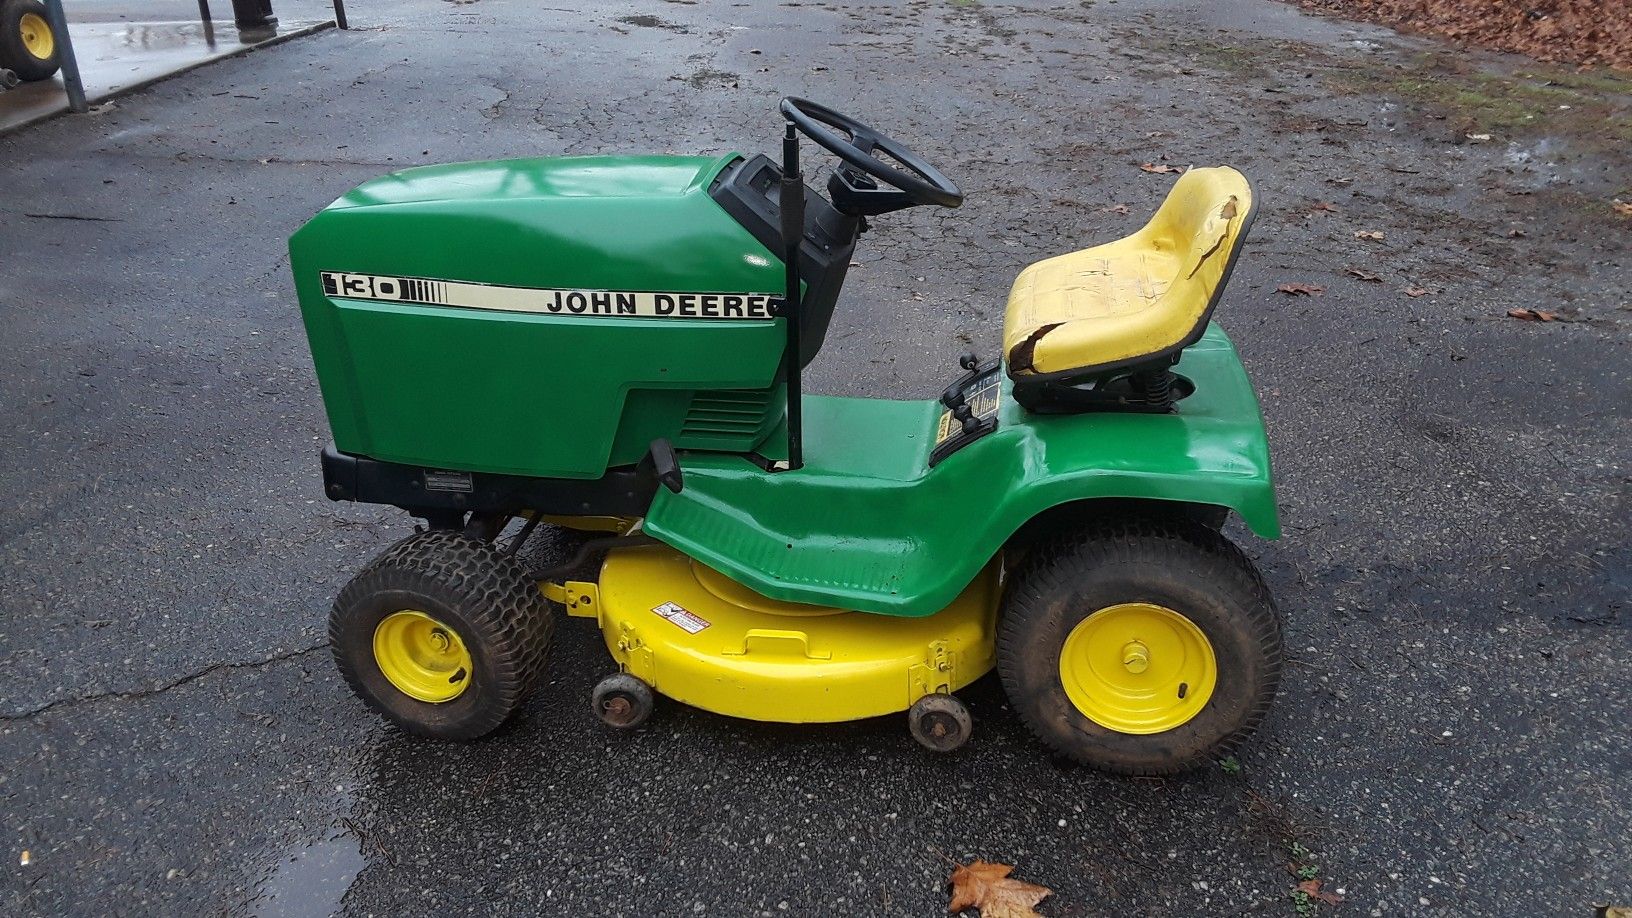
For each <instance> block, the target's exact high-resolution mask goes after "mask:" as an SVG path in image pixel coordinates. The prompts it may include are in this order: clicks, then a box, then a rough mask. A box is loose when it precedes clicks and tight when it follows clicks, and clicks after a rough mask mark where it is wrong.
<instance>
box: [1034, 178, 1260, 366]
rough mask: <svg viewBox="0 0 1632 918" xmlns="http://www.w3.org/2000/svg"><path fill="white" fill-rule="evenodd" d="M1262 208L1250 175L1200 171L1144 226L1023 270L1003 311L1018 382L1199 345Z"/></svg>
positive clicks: (1154, 357)
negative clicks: (1255, 201)
mask: <svg viewBox="0 0 1632 918" xmlns="http://www.w3.org/2000/svg"><path fill="white" fill-rule="evenodd" d="M1252 208H1253V202H1252V186H1251V185H1249V184H1247V180H1246V177H1245V176H1243V175H1242V174H1241V173H1239V172H1237V171H1235V170H1234V169H1231V168H1229V167H1227V166H1217V167H1212V168H1205V169H1191V170H1190V171H1188V172H1186V173H1185V174H1184V175H1182V176H1180V177H1179V180H1178V182H1177V183H1176V184H1175V185H1174V186H1173V190H1172V191H1170V192H1168V195H1167V200H1165V201H1163V202H1162V206H1161V207H1160V208H1159V209H1158V210H1157V211H1156V214H1155V216H1153V217H1151V219H1150V222H1149V223H1146V224H1145V225H1144V227H1143V228H1142V229H1140V230H1139V231H1138V232H1136V233H1134V234H1133V235H1131V236H1127V237H1124V238H1122V239H1118V240H1116V241H1115V242H1111V243H1107V244H1105V245H1100V246H1095V247H1093V248H1091V249H1083V250H1082V251H1080V252H1072V253H1070V254H1069V255H1060V256H1057V257H1055V258H1049V259H1045V260H1043V261H1039V262H1037V263H1035V264H1033V265H1031V266H1029V267H1027V268H1026V269H1025V270H1024V271H1021V272H1020V276H1019V277H1018V278H1016V279H1015V281H1014V287H1013V288H1012V289H1011V290H1010V292H1009V306H1008V311H1007V313H1006V314H1005V316H1004V319H1003V356H1004V362H1005V364H1006V365H1007V366H1008V372H1009V376H1010V377H1011V378H1013V379H1014V380H1015V381H1016V383H1017V384H1020V383H1024V382H1027V381H1032V382H1043V381H1061V382H1064V381H1068V380H1073V379H1087V378H1089V377H1094V376H1100V375H1104V374H1107V373H1110V372H1111V371H1114V370H1118V369H1122V368H1125V367H1130V366H1135V365H1139V364H1145V363H1150V362H1153V361H1157V360H1160V359H1162V358H1164V357H1173V356H1176V355H1177V354H1178V353H1179V352H1180V351H1182V350H1183V349H1184V348H1186V347H1188V346H1189V345H1191V344H1193V343H1195V341H1196V339H1197V338H1200V337H1201V334H1202V332H1203V331H1205V330H1206V327H1207V320H1208V318H1209V317H1210V316H1211V315H1212V312H1213V306H1214V305H1215V304H1216V303H1217V301H1218V297H1219V294H1220V293H1221V292H1222V291H1223V289H1224V284H1225V281H1227V280H1228V279H1229V275H1230V268H1231V267H1232V266H1233V265H1234V263H1235V254H1236V251H1237V250H1238V249H1239V248H1240V246H1241V242H1242V240H1244V239H1245V238H1246V235H1247V226H1248V224H1249V223H1250V222H1251V220H1252Z"/></svg>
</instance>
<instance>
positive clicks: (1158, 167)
mask: <svg viewBox="0 0 1632 918" xmlns="http://www.w3.org/2000/svg"><path fill="white" fill-rule="evenodd" d="M1139 168H1140V169H1143V170H1144V171H1146V172H1155V173H1158V174H1161V175H1166V174H1167V173H1169V172H1183V171H1184V167H1183V166H1169V165H1168V164H1167V163H1140V164H1139Z"/></svg>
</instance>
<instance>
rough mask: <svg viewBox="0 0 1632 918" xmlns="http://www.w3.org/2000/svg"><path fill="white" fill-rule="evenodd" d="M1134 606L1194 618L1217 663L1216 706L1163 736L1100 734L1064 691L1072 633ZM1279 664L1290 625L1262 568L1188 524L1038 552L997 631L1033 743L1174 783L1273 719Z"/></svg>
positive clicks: (1066, 541)
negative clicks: (1099, 614)
mask: <svg viewBox="0 0 1632 918" xmlns="http://www.w3.org/2000/svg"><path fill="white" fill-rule="evenodd" d="M1129 602H1147V603H1152V604H1155V605H1160V606H1165V607H1167V608H1168V609H1171V610H1173V611H1175V612H1178V613H1180V614H1181V615H1183V616H1184V617H1186V618H1188V619H1190V620H1191V622H1192V623H1194V624H1195V625H1196V626H1197V627H1198V628H1200V629H1201V631H1202V633H1203V634H1205V635H1206V637H1207V640H1208V642H1209V643H1211V644H1212V647H1213V653H1214V656H1215V658H1216V659H1217V663H1218V682H1217V685H1216V687H1215V688H1214V690H1213V695H1212V698H1211V699H1210V700H1209V701H1208V703H1207V705H1206V706H1205V707H1203V708H1202V709H1201V710H1200V711H1199V712H1198V713H1197V714H1196V715H1195V716H1194V717H1193V718H1191V719H1190V720H1189V721H1187V722H1186V723H1184V724H1181V725H1180V726H1178V727H1175V728H1173V729H1171V730H1167V731H1165V732H1162V733H1156V734H1146V735H1136V734H1129V733H1121V732H1118V731H1115V730H1111V729H1109V728H1107V727H1104V726H1101V725H1100V724H1097V723H1095V722H1093V721H1092V720H1090V719H1088V718H1087V717H1086V716H1084V715H1083V714H1082V713H1081V712H1080V711H1079V710H1078V709H1077V707H1076V705H1074V704H1073V703H1072V702H1071V700H1070V698H1069V697H1068V696H1067V695H1066V693H1065V687H1064V686H1063V685H1062V683H1061V679H1060V652H1061V649H1062V648H1063V646H1064V644H1065V640H1066V637H1067V636H1068V635H1069V634H1070V633H1071V630H1072V629H1073V628H1075V627H1076V626H1077V624H1078V623H1080V622H1081V621H1082V620H1083V619H1085V618H1087V617H1088V615H1090V614H1091V613H1093V612H1095V611H1098V610H1099V609H1102V608H1105V607H1107V606H1112V605H1116V604H1119V603H1129ZM1281 660H1282V648H1281V625H1280V616H1279V614H1278V612H1277V611H1276V609H1275V602H1274V599H1273V598H1272V597H1271V596H1270V593H1269V589H1268V587H1266V586H1265V584H1264V581H1263V578H1262V577H1261V576H1260V575H1259V574H1258V571H1257V569H1256V568H1255V567H1253V565H1252V562H1251V561H1250V560H1249V559H1248V558H1247V557H1246V556H1245V555H1244V554H1242V553H1241V550H1240V549H1239V548H1237V547H1235V545H1234V544H1232V543H1231V542H1230V541H1229V540H1228V539H1226V538H1224V537H1223V536H1221V535H1219V534H1218V533H1217V532H1216V531H1214V530H1212V529H1211V528H1209V527H1207V526H1205V525H1202V524H1199V523H1195V522H1191V521H1184V520H1128V521H1121V522H1113V523H1107V524H1105V525H1103V526H1099V527H1095V528H1093V529H1089V530H1084V531H1079V532H1076V533H1069V534H1064V535H1061V536H1058V537H1055V538H1054V539H1051V540H1049V541H1047V542H1045V543H1043V544H1041V545H1038V546H1037V548H1036V549H1035V550H1034V551H1033V552H1032V553H1031V554H1030V555H1029V556H1028V557H1027V558H1026V560H1025V562H1024V563H1023V564H1022V565H1021V568H1020V569H1019V570H1018V571H1017V572H1016V573H1015V576H1014V578H1013V579H1012V580H1011V582H1010V587H1009V592H1008V596H1007V597H1006V599H1005V601H1004V609H1003V617H1002V619H1001V621H1000V622H999V624H998V642H997V668H998V672H999V674H1000V675H1001V677H1002V680H1003V687H1004V689H1005V690H1006V691H1007V693H1008V696H1009V703H1010V704H1011V705H1013V706H1014V708H1015V710H1016V711H1017V712H1018V713H1019V714H1020V717H1021V719H1022V720H1024V721H1025V723H1026V725H1027V726H1028V727H1029V728H1030V729H1031V731H1032V733H1034V734H1036V736H1037V737H1038V738H1039V739H1041V740H1042V741H1043V742H1044V743H1045V744H1046V745H1048V746H1049V747H1050V748H1051V749H1053V750H1054V751H1056V752H1058V753H1060V754H1062V755H1064V756H1066V757H1067V758H1070V759H1072V760H1074V761H1077V762H1081V763H1083V764H1085V765H1090V766H1093V767H1095V768H1100V769H1104V770H1106V771H1111V772H1116V773H1118V774H1126V775H1165V774H1173V773H1176V772H1180V771H1184V770H1186V769H1189V768H1193V767H1195V766H1197V765H1199V764H1202V763H1203V762H1206V761H1207V760H1209V759H1215V758H1220V757H1223V756H1226V755H1229V754H1230V753H1231V752H1232V751H1233V750H1234V749H1235V748H1236V747H1237V746H1238V745H1239V744H1240V743H1241V741H1242V740H1244V739H1245V738H1246V737H1247V736H1249V735H1250V734H1251V733H1252V730H1253V729H1254V728H1255V727H1257V725H1258V723H1259V721H1261V720H1262V719H1263V717H1264V714H1265V712H1267V711H1268V709H1269V705H1270V703H1271V702H1272V701H1273V700H1274V698H1275V691H1276V688H1277V687H1278V686H1279V684H1280V678H1281Z"/></svg>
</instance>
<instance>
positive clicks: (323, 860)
mask: <svg viewBox="0 0 1632 918" xmlns="http://www.w3.org/2000/svg"><path fill="white" fill-rule="evenodd" d="M367 863H368V862H367V861H365V860H364V859H363V846H362V842H361V841H360V840H358V838H357V837H356V836H355V835H350V834H345V835H337V836H335V837H334V838H330V839H327V840H325V841H319V842H313V843H311V844H309V845H304V846H302V847H300V848H299V849H297V850H295V851H294V852H292V853H291V854H289V855H288V856H287V857H285V858H284V859H283V860H282V861H280V862H278V866H277V869H276V870H274V871H273V872H272V875H271V876H269V877H267V878H266V882H264V883H262V884H261V886H260V895H259V896H258V897H257V898H256V901H255V915H256V918H325V916H328V915H333V914H335V913H337V912H339V911H340V900H341V899H344V898H345V895H346V890H348V889H350V888H351V884H352V883H353V882H355V881H356V879H357V874H358V873H359V872H361V871H362V869H363V867H365V866H366V865H367Z"/></svg>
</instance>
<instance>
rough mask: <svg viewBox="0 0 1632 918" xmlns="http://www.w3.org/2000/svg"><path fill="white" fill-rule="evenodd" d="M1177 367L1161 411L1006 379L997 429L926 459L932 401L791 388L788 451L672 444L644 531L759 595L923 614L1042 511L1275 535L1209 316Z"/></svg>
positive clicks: (1236, 375) (1253, 409) (1259, 446)
mask: <svg viewBox="0 0 1632 918" xmlns="http://www.w3.org/2000/svg"><path fill="white" fill-rule="evenodd" d="M1178 370H1179V372H1181V373H1184V374H1185V375H1186V376H1188V377H1190V378H1191V379H1192V380H1194V381H1195V383H1196V392H1195V394H1194V395H1192V396H1190V397H1189V398H1187V399H1185V400H1184V402H1183V403H1182V404H1181V407H1180V410H1179V411H1177V412H1175V413H1173V414H1165V415H1151V414H1127V413H1114V412H1099V413H1089V414H1076V415H1037V414H1031V413H1028V412H1026V411H1025V410H1024V409H1023V408H1021V407H1020V406H1019V405H1018V404H1016V403H1015V402H1014V401H1013V400H1012V399H1011V398H1009V397H1008V396H1007V394H1005V395H1004V397H1003V404H1002V407H1001V409H1000V412H1001V413H1000V416H999V425H998V429H997V430H996V431H994V432H993V433H991V434H988V435H986V436H985V437H982V438H981V439H979V440H976V441H975V442H973V443H971V444H969V445H968V446H965V447H964V448H963V449H961V450H959V451H957V452H955V453H953V454H952V455H951V456H949V457H947V458H946V459H945V460H943V461H942V462H940V463H939V464H938V465H936V466H935V467H934V468H930V467H929V463H928V459H929V453H930V450H931V449H932V448H933V445H934V438H935V430H936V426H937V421H938V419H939V416H940V413H941V410H942V409H941V406H940V404H939V403H938V402H936V401H931V400H925V401H915V402H905V401H890V400H884V399H851V398H831V397H822V396H812V397H808V398H807V399H806V402H805V420H806V425H805V450H806V454H805V462H806V464H805V467H804V468H803V469H800V470H798V471H796V472H783V473H775V474H767V473H765V472H764V471H762V470H760V469H759V468H757V467H755V466H753V465H752V464H751V463H749V462H748V461H747V460H745V459H743V458H741V457H736V456H723V455H709V454H704V453H688V454H687V455H686V456H685V457H684V458H683V460H682V463H681V464H682V465H683V466H684V468H685V474H686V484H685V488H684V490H683V491H682V492H681V493H679V494H671V493H669V492H668V491H664V490H660V491H659V492H658V494H657V497H656V499H655V500H654V501H653V504H652V508H651V512H650V513H649V515H648V517H647V520H646V527H645V528H646V531H647V532H649V533H651V534H652V535H655V536H656V537H658V538H660V539H663V540H664V541H666V542H668V543H669V544H671V545H673V546H675V547H676V548H679V549H680V550H681V551H684V552H686V553H687V554H689V555H691V556H692V557H694V558H697V559H698V560H700V561H702V562H703V563H705V564H707V565H709V566H710V567H713V568H715V569H716V570H719V571H722V572H724V573H726V574H727V575H729V576H731V577H732V578H733V579H735V580H737V581H738V582H740V583H743V584H745V585H747V586H749V587H751V588H753V589H755V590H758V591H759V592H761V593H764V594H765V595H767V596H771V597H773V598H776V599H783V600H788V601H792V602H806V603H812V604H817V605H827V606H838V607H840V608H851V609H859V610H862V611H868V612H878V613H882V614H888V615H905V616H919V615H931V614H934V613H935V612H936V611H937V610H939V609H941V608H943V607H945V606H946V604H947V603H949V602H951V601H952V598H953V597H955V596H956V595H957V594H958V592H959V591H960V590H962V589H963V588H964V586H966V585H967V584H968V583H969V581H970V580H971V579H973V578H974V576H975V575H976V574H977V573H978V572H979V571H980V569H981V567H982V566H983V565H985V563H986V562H987V561H988V560H989V559H990V558H991V557H992V556H993V555H995V554H996V553H998V552H1000V551H1002V550H1003V548H1004V546H1005V545H1006V544H1008V543H1009V541H1010V539H1012V538H1013V537H1014V535H1015V534H1016V533H1017V532H1021V531H1023V530H1024V529H1025V527H1026V526H1027V524H1028V523H1030V522H1032V521H1033V520H1035V519H1038V518H1039V517H1040V516H1042V515H1043V514H1051V515H1064V516H1066V517H1068V520H1067V522H1076V520H1075V519H1069V518H1071V517H1075V516H1077V515H1078V514H1079V513H1080V520H1081V522H1083V523H1088V522H1091V521H1092V520H1093V518H1094V516H1095V515H1096V514H1103V513H1107V512H1120V511H1121V510H1123V509H1125V508H1126V507H1127V503H1128V502H1129V501H1164V502H1168V503H1171V504H1173V505H1174V506H1180V505H1207V506H1214V507H1227V508H1229V509H1230V510H1233V511H1235V512H1236V513H1238V514H1240V516H1241V518H1242V519H1243V520H1244V521H1245V522H1246V523H1247V525H1248V526H1249V527H1251V528H1252V530H1253V531H1254V532H1255V533H1257V534H1258V535H1260V536H1262V537H1264V538H1276V537H1278V536H1279V535H1280V524H1279V520H1278V518H1277V514H1276V508H1275V495H1274V487H1273V485H1272V482H1271V474H1270V465H1269V448H1268V445H1267V443H1266V441H1265V436H1264V427H1263V421H1262V419H1261V417H1260V415H1259V411H1258V403H1257V399H1256V397H1255V396H1254V395H1253V392H1252V387H1251V385H1250V383H1249V382H1248V380H1247V375H1246V371H1245V370H1244V369H1243V368H1242V367H1241V364H1240V361H1239V360H1238V359H1237V357H1236V355H1235V350H1234V348H1233V347H1232V346H1231V345H1230V343H1229V340H1228V339H1227V338H1226V337H1225V336H1224V334H1223V332H1222V331H1220V330H1219V329H1217V328H1216V327H1214V328H1212V329H1210V330H1209V331H1208V332H1207V334H1206V335H1205V336H1204V337H1203V338H1202V340H1201V341H1198V342H1197V343H1196V344H1195V345H1193V346H1192V347H1191V348H1190V349H1189V350H1187V351H1186V352H1185V356H1184V359H1183V360H1182V361H1181V362H1180V364H1179V366H1178Z"/></svg>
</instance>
